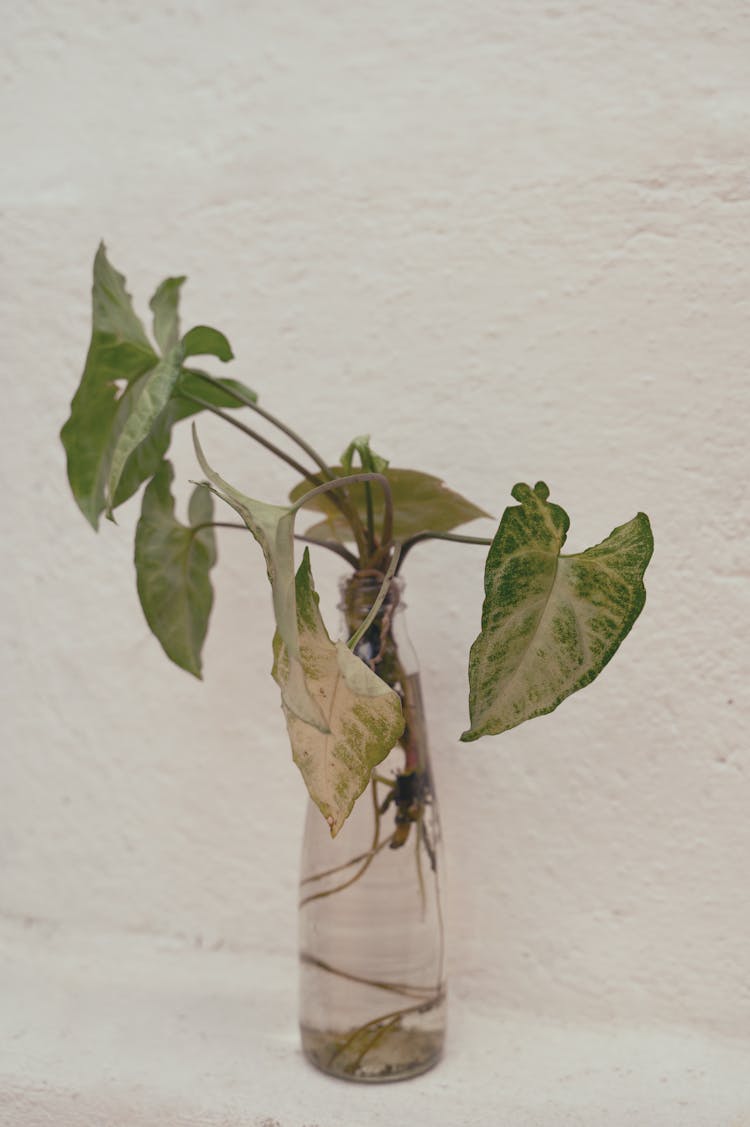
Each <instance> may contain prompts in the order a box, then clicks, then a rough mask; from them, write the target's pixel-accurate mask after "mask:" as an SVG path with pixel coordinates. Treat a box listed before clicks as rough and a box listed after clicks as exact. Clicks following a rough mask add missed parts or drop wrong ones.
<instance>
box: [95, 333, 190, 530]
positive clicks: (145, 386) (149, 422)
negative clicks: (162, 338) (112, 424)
mask: <svg viewBox="0 0 750 1127" xmlns="http://www.w3.org/2000/svg"><path fill="white" fill-rule="evenodd" d="M181 362H182V350H181V348H180V346H179V345H178V346H176V347H175V348H173V349H171V350H170V352H169V353H168V355H167V356H166V357H165V358H164V359H162V360H160V361H159V363H158V364H157V365H156V367H155V368H153V369H152V370H151V371H150V372H149V373H148V374H147V375H146V376H144V377H143V379H142V380H141V381H139V384H138V386H137V388H134V389H133V393H132V397H131V400H130V403H129V410H128V414H127V419H126V420H125V422H124V425H123V426H122V429H121V430H120V432H119V433H118V435H117V438H116V441H115V443H114V447H113V450H112V456H111V459H110V467H109V477H108V480H107V499H108V500H107V515H108V516H109V517H111V516H112V509H113V507H114V501H115V498H116V496H117V487H118V485H119V484H120V477H121V476H122V473H123V470H124V468H125V464H126V462H127V461H128V458H130V456H131V455H132V454H133V452H134V451H135V450H136V448H137V447H138V446H139V444H140V443H141V442H143V441H144V439H146V438H147V437H148V436H149V435H150V433H151V430H152V427H153V426H154V424H155V423H156V422H157V420H159V419H160V417H162V412H163V411H164V409H165V407H166V406H167V403H168V402H169V398H170V396H171V394H172V389H173V387H174V386H175V383H176V382H177V377H178V375H179V373H180V364H181Z"/></svg>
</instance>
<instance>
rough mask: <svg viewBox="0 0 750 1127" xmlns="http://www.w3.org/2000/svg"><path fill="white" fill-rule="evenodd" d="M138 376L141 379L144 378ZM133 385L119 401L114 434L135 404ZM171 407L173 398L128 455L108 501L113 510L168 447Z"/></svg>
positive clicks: (172, 419)
mask: <svg viewBox="0 0 750 1127" xmlns="http://www.w3.org/2000/svg"><path fill="white" fill-rule="evenodd" d="M141 378H142V379H145V377H141ZM136 387H137V385H136V384H131V386H130V388H128V391H127V392H126V393H125V395H124V396H123V397H122V399H121V400H120V410H121V411H122V412H123V414H124V418H123V421H122V423H121V424H120V425H117V424H116V425H115V428H114V432H115V434H119V433H120V432H121V431H122V427H123V426H124V422H125V419H126V418H127V415H128V414H129V412H130V410H131V408H132V406H133V404H134V403H135V396H134V391H135V388H136ZM174 408H175V404H174V401H171V402H169V403H168V404H167V406H166V407H165V409H164V410H163V411H162V413H161V415H159V417H158V418H157V419H156V420H155V422H154V423H153V425H152V427H151V430H150V431H149V433H148V434H147V435H146V437H145V438H144V439H143V441H142V442H140V443H139V444H138V446H136V448H135V450H133V452H132V453H131V454H130V456H129V457H128V459H127V461H126V462H125V465H124V466H123V469H122V473H121V474H120V480H119V482H118V485H117V489H116V491H115V495H114V500H113V502H112V508H113V509H116V508H118V506H119V505H122V504H123V502H125V501H127V500H128V498H129V497H132V496H133V494H134V493H137V492H138V490H139V489H140V487H141V486H142V485H143V483H144V481H148V480H149V479H150V478H151V477H153V475H154V474H155V473H156V471H157V470H158V468H159V466H160V465H161V462H162V459H163V458H164V455H165V454H166V453H167V450H168V449H169V444H170V441H171V438H172V425H173V423H174V422H175V418H176V416H175V410H174Z"/></svg>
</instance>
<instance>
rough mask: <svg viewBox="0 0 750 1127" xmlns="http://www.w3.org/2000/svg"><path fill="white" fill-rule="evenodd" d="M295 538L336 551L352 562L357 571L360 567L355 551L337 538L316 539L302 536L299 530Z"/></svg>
mask: <svg viewBox="0 0 750 1127" xmlns="http://www.w3.org/2000/svg"><path fill="white" fill-rule="evenodd" d="M294 539H295V540H299V541H300V542H301V543H302V544H315V545H317V547H319V548H327V549H328V551H329V552H335V553H336V555H337V556H341V558H342V560H346V562H347V563H348V564H351V565H352V567H353V568H354V570H355V571H356V570H357V568H358V567H359V560H358V559H357V557H356V556H355V555H354V553H353V552H350V551H349V550H348V549H347V548H345V547H344V545H343V544H338V543H337V542H336V541H335V540H315V539H314V538H313V537H312V536H302V535H301V534H300V533H299V532H295V534H294Z"/></svg>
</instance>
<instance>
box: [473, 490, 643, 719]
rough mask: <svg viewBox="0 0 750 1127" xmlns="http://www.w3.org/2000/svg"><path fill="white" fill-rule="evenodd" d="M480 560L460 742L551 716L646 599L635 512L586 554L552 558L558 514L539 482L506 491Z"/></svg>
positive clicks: (563, 518) (606, 655)
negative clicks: (477, 623)
mask: <svg viewBox="0 0 750 1127" xmlns="http://www.w3.org/2000/svg"><path fill="white" fill-rule="evenodd" d="M512 494H513V497H514V498H515V499H516V500H517V501H519V502H520V504H519V505H517V506H516V505H513V506H511V507H509V508H507V509H506V510H505V513H504V514H503V517H502V520H501V522H500V527H499V529H498V531H497V534H496V536H495V539H494V540H493V542H492V546H491V548H490V550H489V554H488V556H487V564H486V568H485V579H484V586H485V600H484V606H483V608H482V632H481V633H480V635H479V637H478V638H477V639H476V641H475V642H474V644H473V646H472V648H471V654H470V657H469V686H470V691H469V712H470V716H471V727H470V729H469V730H468V731H466V732H464V733H463V735H462V736H461V739H462V740H465V741H468V740H475V739H478V737H479V736H483V735H493V734H497V733H499V732H504V731H506V730H507V729H508V728H513V727H515V725H517V724H521V723H522V722H523V721H524V720H529V719H531V717H534V716H541V715H543V714H544V713H546V712H551V711H552V710H553V709H554V708H556V707H557V705H558V704H560V703H561V701H563V700H565V698H566V697H567V696H570V694H571V693H573V692H575V691H576V690H577V689H580V688H583V686H584V685H587V684H588V683H589V681H592V680H593V679H594V677H596V676H597V674H598V673H599V672H600V671H601V670H602V669H603V667H604V666H605V665H606V664H607V662H608V661H609V660H610V658H611V657H612V655H613V654H614V653H615V651H616V650H617V648H618V646H619V645H620V643H621V642H622V640H623V638H624V637H625V636H626V634H627V633H628V631H629V630H630V628H631V627H632V625H633V623H634V622H635V620H636V618H637V617H638V615H639V613H640V611H641V609H642V607H643V604H644V602H645V598H646V591H645V588H644V586H643V573H644V571H645V569H646V566H647V564H648V561H649V559H650V558H651V553H652V551H653V538H652V535H651V527H650V525H649V521H648V517H647V516H646V515H645V514H644V513H639V514H638V515H637V516H636V517H634V518H633V520H631V521H630V522H629V523H628V524H624V525H621V526H620V527H619V528H616V529H615V530H614V532H612V533H611V535H610V536H608V537H607V539H606V540H604V541H603V542H602V543H601V544H598V545H597V546H596V547H594V548H589V549H588V550H587V551H585V552H581V553H580V554H578V555H573V556H561V555H560V549H561V548H562V546H563V544H564V542H565V537H566V534H567V531H568V527H569V524H570V522H569V519H568V516H567V514H566V513H565V512H564V511H563V509H561V508H560V507H559V506H558V505H553V504H550V503H549V502H548V501H547V497H548V496H549V490H548V489H547V486H546V485H545V484H544V482H539V483H538V484H537V485H536V486H535V487H534V489H531V488H530V487H529V486H528V485H523V484H519V485H516V486H515V488H514V489H513V490H512Z"/></svg>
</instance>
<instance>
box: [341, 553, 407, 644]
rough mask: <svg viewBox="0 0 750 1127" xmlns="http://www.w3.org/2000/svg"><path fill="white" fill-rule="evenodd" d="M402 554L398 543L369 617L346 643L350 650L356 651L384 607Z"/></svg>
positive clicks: (368, 613) (368, 614)
mask: <svg viewBox="0 0 750 1127" xmlns="http://www.w3.org/2000/svg"><path fill="white" fill-rule="evenodd" d="M400 555H401V545H400V544H396V545H395V546H394V549H393V555H392V556H391V562H390V563H389V564H388V570H387V571H386V573H385V575H384V576H383V582H382V583H381V584H380V590H379V591H378V593H377V596H376V598H375V602H374V603H373V604H372V606H371V607H370V609H369V611H368V612H367V617H366V618H365V620H364V622H362V623H361V624H360V626H359V627H358V628H357V630H355V632H354V633H353V634H352V636H351V638H350V639H349V641H348V642H347V643H346V644H347V646H348V647H349V649H350V650H352V651H354V650H355V649H356V648H357V645H358V644H359V642H360V641H361V640H362V638H363V637H364V636H365V634H366V633H367V631H368V630H369V629H370V627H371V626H372V624H373V622H374V621H375V616H376V615H377V613H378V611H379V610H380V608H381V607H382V605H383V601H384V600H385V597H386V595H387V594H388V588H389V587H390V585H391V580H392V579H393V576H394V575H395V574H396V568H397V567H398V561H399V557H400Z"/></svg>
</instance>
